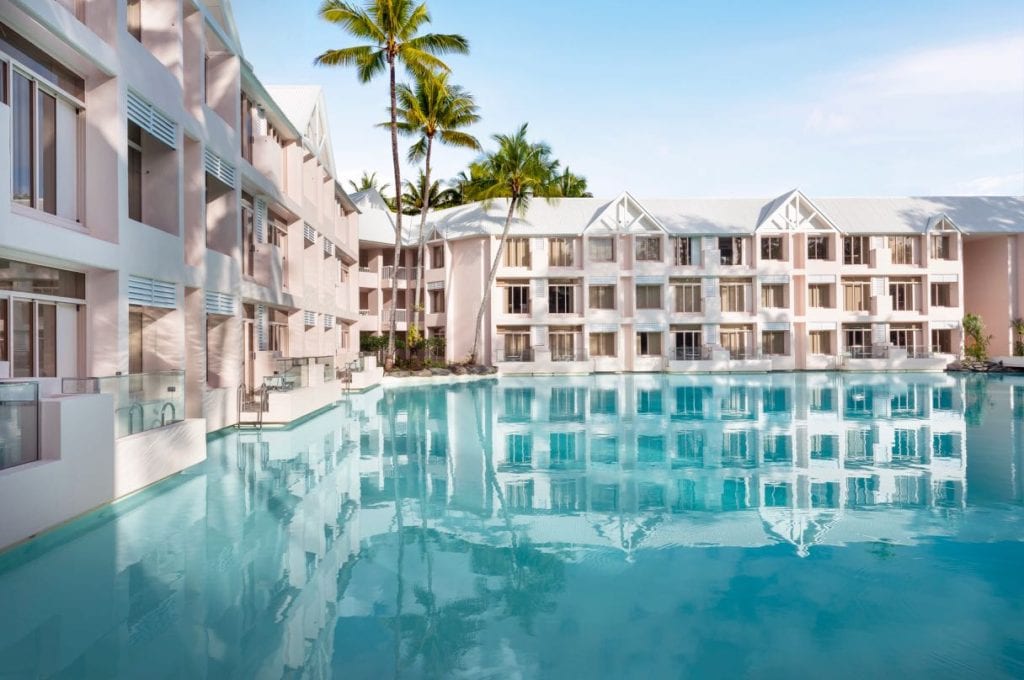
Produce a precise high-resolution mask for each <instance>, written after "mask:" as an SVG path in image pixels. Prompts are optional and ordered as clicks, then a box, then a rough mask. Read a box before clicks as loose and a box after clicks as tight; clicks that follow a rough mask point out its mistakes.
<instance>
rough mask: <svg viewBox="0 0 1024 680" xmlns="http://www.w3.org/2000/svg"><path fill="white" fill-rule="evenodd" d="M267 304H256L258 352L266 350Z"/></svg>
mask: <svg viewBox="0 0 1024 680" xmlns="http://www.w3.org/2000/svg"><path fill="white" fill-rule="evenodd" d="M267 335H268V333H267V306H266V305H256V348H257V349H258V350H259V351H260V352H266V351H267V346H268V343H267Z"/></svg>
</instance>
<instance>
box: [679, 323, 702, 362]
mask: <svg viewBox="0 0 1024 680" xmlns="http://www.w3.org/2000/svg"><path fill="white" fill-rule="evenodd" d="M672 335H673V336H675V343H676V350H675V360H676V361H699V360H700V359H701V358H703V343H704V340H703V334H702V333H701V330H700V327H693V328H685V327H684V328H678V329H677V328H673V329H672Z"/></svg>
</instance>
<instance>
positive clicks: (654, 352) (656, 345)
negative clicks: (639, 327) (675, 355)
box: [636, 331, 661, 357]
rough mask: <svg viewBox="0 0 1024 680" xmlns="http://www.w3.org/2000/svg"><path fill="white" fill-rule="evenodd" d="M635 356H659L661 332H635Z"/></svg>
mask: <svg viewBox="0 0 1024 680" xmlns="http://www.w3.org/2000/svg"><path fill="white" fill-rule="evenodd" d="M636 353H637V356H642V357H655V356H661V333H660V332H659V331H650V332H640V333H637V334H636Z"/></svg>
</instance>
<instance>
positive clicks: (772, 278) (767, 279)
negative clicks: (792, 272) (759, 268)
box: [757, 274, 789, 284]
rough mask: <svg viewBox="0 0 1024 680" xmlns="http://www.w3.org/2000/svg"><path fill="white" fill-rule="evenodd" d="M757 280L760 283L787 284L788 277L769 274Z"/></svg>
mask: <svg viewBox="0 0 1024 680" xmlns="http://www.w3.org/2000/svg"><path fill="white" fill-rule="evenodd" d="M757 279H758V280H759V281H760V282H761V283H769V284H772V283H789V276H788V275H786V274H770V275H765V276H759V277H757Z"/></svg>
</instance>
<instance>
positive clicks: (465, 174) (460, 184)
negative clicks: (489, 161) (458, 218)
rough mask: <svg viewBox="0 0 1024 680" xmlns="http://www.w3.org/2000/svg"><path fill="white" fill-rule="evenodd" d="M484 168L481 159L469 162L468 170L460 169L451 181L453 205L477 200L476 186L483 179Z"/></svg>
mask: <svg viewBox="0 0 1024 680" xmlns="http://www.w3.org/2000/svg"><path fill="white" fill-rule="evenodd" d="M483 177H484V170H483V165H481V163H480V161H474V162H472V163H470V164H469V167H468V168H467V169H466V170H461V171H459V174H457V175H456V176H455V178H454V179H452V181H451V187H452V188H451V191H452V205H463V204H465V203H469V202H470V201H475V200H476V196H475V195H474V187H476V186H478V185H479V184H480V182H481V181H482V180H483Z"/></svg>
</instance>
